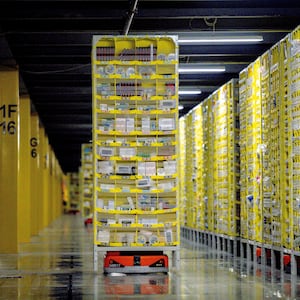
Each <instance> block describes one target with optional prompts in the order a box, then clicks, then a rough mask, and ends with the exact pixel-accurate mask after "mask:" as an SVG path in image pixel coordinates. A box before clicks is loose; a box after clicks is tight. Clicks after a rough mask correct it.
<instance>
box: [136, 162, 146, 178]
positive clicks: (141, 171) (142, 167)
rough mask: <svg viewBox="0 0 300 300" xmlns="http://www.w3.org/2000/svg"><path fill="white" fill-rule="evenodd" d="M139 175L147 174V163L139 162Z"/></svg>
mask: <svg viewBox="0 0 300 300" xmlns="http://www.w3.org/2000/svg"><path fill="white" fill-rule="evenodd" d="M138 175H140V176H145V175H146V163H145V162H138Z"/></svg>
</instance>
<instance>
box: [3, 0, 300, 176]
mask: <svg viewBox="0 0 300 300" xmlns="http://www.w3.org/2000/svg"><path fill="white" fill-rule="evenodd" d="M136 2H137V3H136ZM134 4H137V9H134V10H133V9H132V8H134ZM130 16H132V17H133V18H132V22H130ZM126 24H127V25H126ZM213 24H214V25H213ZM299 24H300V1H299V0H297V1H288V0H285V1H282V0H250V1H249V0H243V1H236V0H231V1H230V0H223V1H214V0H206V1H204V0H198V1H174V0H173V1H167V0H166V1H163V0H160V1H155V0H152V1H149V0H148V1H146V0H145V1H144V0H140V1H113V0H110V1H100V0H98V1H92V0H85V1H72V0H64V1H56V0H52V1H41V0H40V1H27V0H23V1H13V0H10V1H4V0H0V64H1V65H5V66H9V67H16V64H17V65H18V66H19V70H20V75H21V79H22V82H23V83H22V88H21V91H20V93H28V94H29V95H30V98H31V99H32V102H33V104H34V106H35V109H36V110H37V111H38V113H39V115H40V118H41V120H42V123H43V125H44V127H45V130H46V132H47V134H48V137H49V141H50V144H51V145H52V147H53V149H54V151H55V153H56V156H57V158H58V160H59V161H60V164H61V167H62V169H63V171H65V172H72V171H77V170H78V166H79V165H80V156H81V144H82V143H88V142H89V141H90V140H91V129H92V125H91V123H92V117H91V107H92V105H91V100H92V95H91V64H90V61H91V56H90V54H91V41H92V36H93V35H102V34H109V35H119V34H124V33H126V29H129V34H178V35H179V37H180V36H184V35H187V34H192V35H196V36H197V35H198V34H199V35H203V34H206V35H208V36H209V35H210V36H214V35H216V34H220V35H228V34H230V35H236V34H239V35H241V34H242V35H261V36H263V38H264V40H263V42H260V43H254V44H238V43H235V44H225V43H224V44H222V43H221V44H214V43H211V44H210V43H207V44H204V45H181V46H180V48H179V54H180V63H199V64H201V65H202V66H224V67H225V68H226V71H225V72H223V73H219V74H214V73H202V74H194V75H188V74H185V75H180V87H197V88H200V89H201V90H202V94H201V95H200V96H197V97H195V96H192V97H186V96H185V97H181V98H180V102H181V104H183V105H184V107H185V108H184V110H183V111H182V112H181V113H185V112H187V111H188V110H189V109H190V108H192V107H193V106H195V105H196V104H197V103H199V102H201V101H202V100H203V99H205V98H206V97H207V96H208V95H209V94H211V93H212V92H213V91H214V90H216V89H217V88H218V87H219V86H220V85H222V84H224V83H225V82H227V81H228V80H229V79H231V78H236V77H238V73H239V71H240V70H242V69H243V68H244V67H245V66H247V65H248V64H249V63H251V62H252V61H254V60H255V58H257V57H258V56H259V55H261V54H262V53H263V52H264V51H266V50H267V49H269V48H270V47H271V46H272V45H273V44H275V43H276V42H277V41H279V40H280V39H281V38H282V37H284V36H285V35H286V34H287V33H288V32H290V31H291V30H293V29H294V28H295V27H296V26H297V25H299ZM126 26H127V27H126ZM13 58H14V59H13Z"/></svg>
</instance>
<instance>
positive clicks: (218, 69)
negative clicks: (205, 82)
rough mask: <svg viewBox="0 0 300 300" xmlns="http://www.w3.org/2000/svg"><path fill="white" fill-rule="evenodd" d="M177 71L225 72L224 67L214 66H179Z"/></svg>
mask: <svg viewBox="0 0 300 300" xmlns="http://www.w3.org/2000/svg"><path fill="white" fill-rule="evenodd" d="M178 72H179V73H220V72H225V67H215V68H213V67H212V68H192V67H191V68H184V67H180V68H179V69H178Z"/></svg>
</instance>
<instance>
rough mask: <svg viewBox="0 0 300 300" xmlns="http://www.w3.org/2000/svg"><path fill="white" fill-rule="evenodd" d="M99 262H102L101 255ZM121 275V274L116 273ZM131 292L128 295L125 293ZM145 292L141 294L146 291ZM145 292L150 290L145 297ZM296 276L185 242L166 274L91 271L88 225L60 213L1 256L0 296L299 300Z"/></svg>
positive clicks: (18, 297) (299, 290) (33, 297)
mask: <svg viewBox="0 0 300 300" xmlns="http://www.w3.org/2000/svg"><path fill="white" fill-rule="evenodd" d="M100 261H102V260H101V259H100ZM119 275H120V274H119ZM133 294H134V295H135V296H130V295H133ZM146 294H147V295H148V296H145V295H146ZM150 294H155V295H156V296H155V295H153V296H151V297H150V296H149V295H150ZM299 297H300V278H294V279H293V278H291V276H290V275H284V276H283V277H282V276H280V272H279V271H278V272H275V273H273V274H272V273H271V271H270V270H269V269H262V268H261V267H260V266H258V268H256V269H255V270H254V268H253V265H252V263H250V262H248V263H247V262H246V261H244V260H241V259H239V258H235V259H234V258H232V257H229V256H228V255H226V254H224V253H218V252H215V251H212V250H211V249H209V248H206V247H204V246H203V247H196V246H193V245H191V244H189V243H187V242H186V241H182V246H181V270H180V272H177V271H176V270H174V269H173V268H171V270H170V272H169V274H168V275H165V274H146V275H128V276H111V275H110V276H105V275H103V274H102V271H101V266H100V271H99V272H98V273H97V274H95V273H94V272H93V253H92V228H91V227H89V228H85V227H84V226H83V220H82V218H81V217H80V216H73V215H64V216H62V217H61V218H59V219H58V220H57V221H56V222H54V223H53V224H52V225H51V226H50V227H48V228H47V229H45V230H44V231H43V232H42V233H41V234H40V235H39V236H37V237H34V238H33V239H32V241H31V243H28V244H25V245H22V249H21V253H20V254H19V255H0V299H22V300H23V299H247V300H248V299H300V298H299Z"/></svg>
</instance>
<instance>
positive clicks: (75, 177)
mask: <svg viewBox="0 0 300 300" xmlns="http://www.w3.org/2000/svg"><path fill="white" fill-rule="evenodd" d="M67 177H68V185H69V193H70V198H69V199H70V203H69V207H68V211H69V212H72V213H77V212H79V210H80V196H79V173H78V172H70V173H67Z"/></svg>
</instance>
